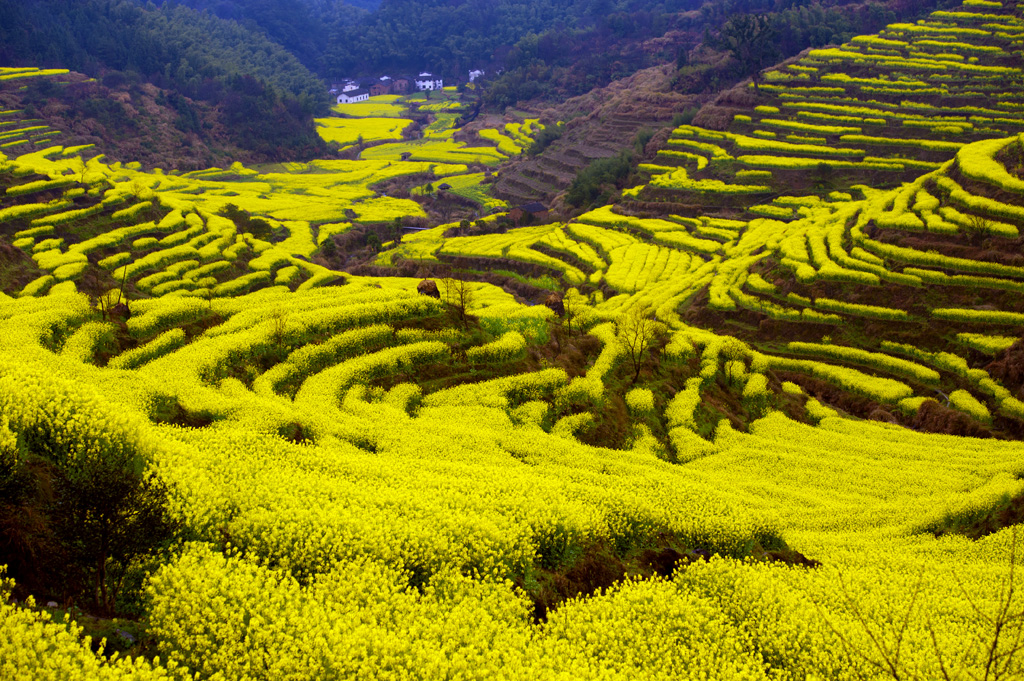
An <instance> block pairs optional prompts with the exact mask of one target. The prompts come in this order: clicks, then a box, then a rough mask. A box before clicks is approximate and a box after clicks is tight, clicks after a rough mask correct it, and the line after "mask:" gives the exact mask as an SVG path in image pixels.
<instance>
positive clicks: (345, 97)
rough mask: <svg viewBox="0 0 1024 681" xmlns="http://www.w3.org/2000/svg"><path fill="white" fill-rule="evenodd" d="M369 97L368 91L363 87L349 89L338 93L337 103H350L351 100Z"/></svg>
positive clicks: (362, 99)
mask: <svg viewBox="0 0 1024 681" xmlns="http://www.w3.org/2000/svg"><path fill="white" fill-rule="evenodd" d="M369 98H370V91H369V90H366V89H364V88H359V89H357V90H349V91H347V92H342V93H341V94H340V95H338V104H352V103H353V102H365V101H366V100H368V99H369Z"/></svg>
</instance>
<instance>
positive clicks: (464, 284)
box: [441, 270, 473, 326]
mask: <svg viewBox="0 0 1024 681" xmlns="http://www.w3.org/2000/svg"><path fill="white" fill-rule="evenodd" d="M441 287H442V288H443V289H444V302H446V303H447V304H448V306H449V307H451V309H453V310H454V311H455V313H456V314H458V316H459V320H460V321H461V322H462V324H463V326H465V325H466V323H467V322H468V321H469V314H468V310H469V306H470V305H471V304H472V302H473V289H472V288H471V284H470V282H468V281H466V280H465V279H460V278H458V277H456V276H455V275H454V274H452V272H451V271H450V270H449V271H448V272H446V273H445V274H444V275H443V276H442V277H441Z"/></svg>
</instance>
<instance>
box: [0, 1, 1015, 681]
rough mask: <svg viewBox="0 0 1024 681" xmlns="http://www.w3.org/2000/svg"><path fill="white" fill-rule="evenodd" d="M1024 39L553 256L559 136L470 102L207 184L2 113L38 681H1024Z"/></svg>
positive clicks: (1007, 39)
mask: <svg viewBox="0 0 1024 681" xmlns="http://www.w3.org/2000/svg"><path fill="white" fill-rule="evenodd" d="M1022 41H1024V18H1022V17H1021V14H1020V11H1019V10H1018V9H1017V8H1016V6H1015V5H1013V4H1011V3H999V2H995V1H994V0H967V2H966V3H965V4H964V5H963V6H962V7H959V8H957V9H955V10H944V11H938V12H935V13H933V14H932V15H930V16H929V17H928V18H926V19H924V20H922V21H920V22H917V23H907V24H894V25H891V26H889V27H888V28H887V29H886V30H885V31H883V32H881V33H880V34H878V35H873V36H864V37H859V38H856V39H854V40H853V41H851V42H850V43H849V44H847V45H843V46H841V47H836V48H827V49H823V50H815V51H811V52H809V53H808V54H806V55H805V56H803V57H802V58H800V59H799V60H795V61H793V62H791V63H787V64H784V65H780V66H779V67H776V68H774V69H771V70H769V71H767V72H766V73H765V74H764V76H763V78H761V79H760V82H759V83H758V84H757V85H756V86H755V85H754V84H753V83H751V84H750V85H749V87H748V86H747V85H746V84H744V85H742V86H741V87H739V88H737V89H734V90H732V91H730V92H728V93H725V94H723V95H722V96H721V97H720V98H719V99H718V100H717V101H716V102H714V103H712V104H711V105H709V106H708V107H705V109H704V110H703V111H702V112H701V113H700V114H699V115H698V116H697V117H696V118H695V119H694V121H693V124H690V125H684V126H681V127H678V128H677V129H675V130H674V132H673V133H672V135H671V136H670V137H668V139H667V142H666V143H665V144H664V145H663V148H662V149H661V150H660V152H659V153H658V160H657V163H652V164H649V165H647V166H644V167H642V168H641V171H642V172H644V173H646V175H645V181H644V182H643V183H642V184H639V185H637V186H635V187H632V188H628V189H626V190H625V191H623V192H622V194H621V196H620V197H618V198H617V200H616V201H615V202H614V203H611V204H609V205H607V206H603V207H601V208H598V209H595V210H591V211H589V212H586V213H584V214H582V215H579V216H576V217H574V218H572V219H570V220H561V219H557V218H554V217H552V218H551V219H550V220H546V219H545V218H543V217H540V218H539V219H533V220H531V219H528V218H523V217H522V216H520V219H519V220H518V224H516V221H514V220H513V219H512V217H511V213H512V211H510V212H509V213H506V212H505V211H506V209H508V208H509V207H508V206H507V205H502V203H500V201H498V200H497V199H495V198H494V197H493V196H492V195H491V193H490V187H489V185H490V184H491V183H492V182H493V180H494V174H495V173H497V177H498V178H500V177H501V173H502V172H503V166H502V165H500V164H501V163H502V162H504V161H505V160H506V159H508V158H511V157H514V156H515V155H517V154H518V153H521V151H522V150H523V149H524V148H526V147H528V145H529V144H530V143H531V138H532V137H533V136H534V135H535V134H537V133H538V132H539V130H540V126H539V124H538V123H537V121H535V120H534V119H523V120H508V121H502V123H501V126H500V127H486V126H482V125H481V126H476V128H472V127H471V126H462V127H460V126H458V125H457V119H456V118H455V117H453V116H454V115H455V113H454V112H455V111H456V110H457V107H460V106H462V103H461V102H459V101H457V100H456V99H455V98H454V95H449V96H448V97H447V98H446V100H445V102H444V103H443V104H442V103H441V102H440V101H437V102H434V104H430V103H428V102H427V101H423V102H410V101H408V100H407V101H399V98H395V99H394V100H393V101H388V102H386V105H387V106H386V107H385V106H384V104H381V103H374V106H373V107H363V109H366V110H356V109H348V110H345V109H342V108H339V110H338V111H337V112H336V113H337V114H338V116H334V117H331V118H328V119H323V121H322V122H321V130H322V133H321V134H322V135H323V136H324V137H325V139H328V140H333V141H334V142H335V143H337V144H338V146H339V147H345V146H350V147H351V148H349V149H345V150H343V152H344V153H348V154H350V155H351V156H352V158H350V159H347V160H321V161H311V162H309V163H303V164H297V163H293V164H279V165H274V166H258V167H247V166H245V165H243V164H241V163H236V164H234V165H231V166H230V167H228V168H212V169H208V170H203V171H195V172H189V173H178V172H172V171H163V170H159V169H144V168H143V167H141V166H140V165H138V164H119V163H108V162H106V160H105V159H104V157H103V156H102V155H97V154H96V152H95V150H94V149H90V148H81V147H77V148H76V147H64V146H61V145H59V144H54V143H53V141H52V140H49V136H48V135H47V136H44V137H43V138H42V139H39V138H38V137H32V136H31V135H32V134H33V131H31V130H26V128H31V127H32V121H31V120H25V119H22V118H21V117H20V116H21V115H22V112H19V111H16V110H15V111H8V112H3V113H0V131H2V130H4V129H5V128H4V126H2V121H5V120H7V119H8V118H9V120H10V121H11V125H10V126H9V127H10V128H11V130H12V132H15V131H18V135H20V136H15V137H12V138H11V139H12V141H13V142H14V143H13V144H12V145H11V146H9V147H3V148H0V152H2V153H3V154H6V155H5V156H2V157H0V191H2V192H3V193H2V199H0V290H2V291H3V293H2V294H0V456H2V458H0V495H2V496H0V500H2V502H3V506H2V509H3V512H2V513H0V523H3V527H4V528H5V534H4V535H3V536H4V539H3V540H0V550H2V551H4V553H3V554H2V555H4V556H5V557H11V558H9V559H8V561H7V562H8V566H7V568H6V570H7V573H6V574H7V575H8V576H9V578H8V579H5V580H4V581H3V582H2V591H3V594H4V596H5V597H4V598H3V599H2V602H0V631H2V633H3V635H2V636H0V671H2V674H0V676H4V677H5V678H7V677H10V678H17V679H21V678H25V679H35V678H54V679H65V678H83V679H85V678H89V679H92V678H109V679H115V678H117V679H119V678H200V679H254V678H256V679H283V678H294V679H305V678H369V677H372V678H424V679H434V678H467V679H468V678H480V679H484V678H523V679H537V678H543V679H546V678H574V679H575V678H602V679H604V678H623V679H626V678H629V679H634V678H664V679H677V678H694V679H697V678H711V679H822V678H827V679H865V678H870V679H882V678H892V679H911V678H913V679H942V678H948V679H949V678H992V679H994V678H1016V677H1017V676H1019V675H1020V674H1021V673H1022V672H1024V658H1021V653H1020V650H1019V648H1020V638H1021V636H1022V635H1024V628H1022V627H1024V620H1022V618H1021V612H1022V610H1021V603H1020V596H1019V593H1018V592H1019V584H1015V581H1014V580H1015V579H1017V580H1019V576H1016V575H1017V573H1016V572H1015V565H1016V563H1017V562H1019V560H1020V558H1019V556H1018V542H1017V537H1018V532H1017V529H1016V523H1017V522H1018V521H1019V519H1020V515H1021V508H1022V503H1021V500H1022V499H1024V482H1022V480H1024V444H1022V442H1021V440H1022V438H1024V343H1022V342H1021V338H1022V335H1024V296H1022V295H1021V294H1022V293H1024V255H1022V251H1021V245H1022V243H1024V242H1022V240H1021V236H1020V229H1021V228H1022V226H1024V134H1022V133H1024V130H1022V129H1021V128H1020V127H1019V125H1021V124H1024V118H1022V115H1024V114H1022V112H1024V90H1022V87H1024V85H1022V76H1024V71H1022V68H1024V64H1022V63H1021V56H1020V50H1021V46H1022V45H1021V43H1022ZM22 73H27V72H22ZM15 75H17V74H15ZM0 77H2V76H0ZM19 77H22V76H19ZM24 77H29V76H24ZM32 77H39V78H44V77H48V76H47V75H46V74H42V73H36V74H35V75H34V76H32ZM0 82H2V81H0ZM449 100H451V102H454V103H450V102H449ZM1018 102H1019V103H1018ZM353 106H358V105H353ZM428 106H430V107H435V108H434V109H433V110H430V109H427V110H424V107H428ZM385 109H386V110H385ZM420 115H426V116H427V118H426V120H425V121H424V122H425V123H426V126H421V128H422V136H421V137H418V138H416V139H411V138H409V137H407V136H406V137H403V135H404V134H405V133H404V131H405V130H406V128H408V127H409V125H408V124H405V123H403V121H404V120H405V119H406V118H407V117H408V120H409V121H410V123H411V121H412V116H420ZM5 117H6V118H5ZM395 121H397V122H395ZM712 126H715V127H712ZM378 133H379V134H378ZM3 134H5V133H3V132H0V135H3ZM353 134H354V135H355V136H354V137H353ZM58 141H59V138H58ZM36 142H38V144H37V143H36ZM481 150H486V153H484V151H481ZM467 157H468V158H467ZM488 180H491V181H492V182H488ZM441 185H447V188H446V189H443V190H442V189H439V187H440V186H441ZM447 195H456V196H458V197H459V200H460V201H465V202H468V205H466V206H463V207H464V208H465V209H466V210H467V211H468V210H472V211H473V212H474V218H473V220H470V219H468V218H467V219H465V220H459V221H455V222H449V221H444V220H443V219H439V217H438V216H439V215H441V210H442V208H443V207H444V205H445V202H446V201H449V200H450V199H449V198H445V197H446V196H447ZM460 205H462V204H460ZM439 222H440V224H437V223H439ZM368 226H370V227H373V228H375V229H377V228H379V229H380V230H381V234H383V235H384V236H385V237H388V238H387V239H380V240H379V243H378V244H377V247H378V248H379V253H375V254H374V255H373V256H372V263H370V264H367V263H362V262H361V263H360V264H359V266H358V267H346V268H341V267H338V266H336V263H337V262H338V261H337V257H336V255H335V256H332V255H331V254H330V253H329V251H331V250H334V251H337V250H338V249H343V248H344V247H345V243H346V239H348V238H349V237H351V235H352V234H354V233H355V232H357V231H359V230H366V229H368ZM373 233H374V234H375V235H376V234H377V232H373ZM372 250H376V249H372ZM61 513H62V514H63V515H60V514H61ZM48 517H53V518H66V520H65V521H63V522H62V523H58V522H56V521H54V522H53V523H51V524H47V523H46V522H45V519H46V518H48ZM19 557H20V559H19ZM60 584H63V585H65V588H64V591H63V592H60V589H59V588H56V587H55V586H54V585H60ZM46 601H52V604H49V603H46ZM101 638H102V639H103V641H102V643H101V642H100V639H101Z"/></svg>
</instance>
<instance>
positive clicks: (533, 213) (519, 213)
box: [508, 201, 550, 225]
mask: <svg viewBox="0 0 1024 681" xmlns="http://www.w3.org/2000/svg"><path fill="white" fill-rule="evenodd" d="M549 215H550V213H549V212H548V209H547V208H545V207H544V204H542V203H538V202H537V201H533V202H531V203H524V204H523V205H521V206H516V207H515V208H513V209H512V210H510V211H509V212H508V217H509V219H510V220H512V222H513V223H515V224H516V225H529V224H533V223H535V222H544V221H545V220H547V219H548V217H549Z"/></svg>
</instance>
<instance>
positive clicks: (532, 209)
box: [516, 201, 547, 213]
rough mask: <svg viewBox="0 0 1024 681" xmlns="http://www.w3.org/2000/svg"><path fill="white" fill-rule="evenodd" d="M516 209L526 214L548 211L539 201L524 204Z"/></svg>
mask: <svg viewBox="0 0 1024 681" xmlns="http://www.w3.org/2000/svg"><path fill="white" fill-rule="evenodd" d="M516 208H518V209H519V210H521V211H523V212H524V213H543V212H544V211H546V210H547V208H545V207H544V204H543V203H538V202H537V201H532V202H530V203H524V204H523V205H521V206H516Z"/></svg>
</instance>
